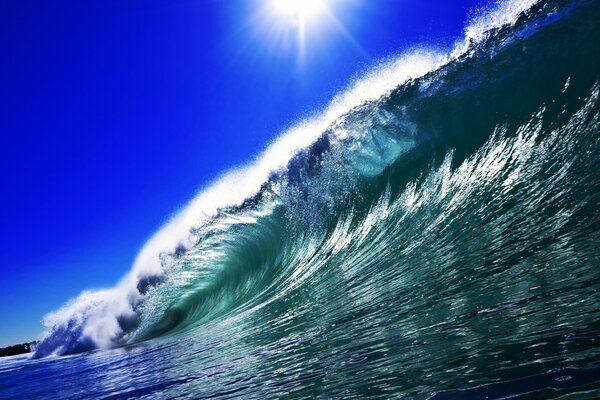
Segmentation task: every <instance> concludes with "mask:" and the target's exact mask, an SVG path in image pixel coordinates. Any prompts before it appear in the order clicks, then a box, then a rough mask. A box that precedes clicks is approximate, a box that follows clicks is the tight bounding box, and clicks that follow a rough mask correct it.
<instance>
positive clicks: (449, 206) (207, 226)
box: [0, 0, 600, 399]
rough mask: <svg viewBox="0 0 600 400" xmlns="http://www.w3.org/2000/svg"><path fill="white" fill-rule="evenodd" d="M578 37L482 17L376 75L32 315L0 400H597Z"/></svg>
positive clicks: (546, 15) (599, 331)
mask: <svg viewBox="0 0 600 400" xmlns="http://www.w3.org/2000/svg"><path fill="white" fill-rule="evenodd" d="M597 21H600V1H597V0H573V1H561V0H545V1H544V0H541V1H534V0H522V1H506V2H501V3H499V4H498V6H497V7H495V8H493V9H490V10H480V11H479V12H478V14H477V16H476V17H474V18H473V19H472V20H471V21H469V22H468V24H467V27H466V28H465V37H464V38H463V39H462V40H460V41H459V42H457V43H456V45H455V46H454V48H453V49H451V50H450V51H440V50H437V49H432V48H431V47H428V46H422V47H417V48H414V49H413V50H411V51H409V52H407V53H405V54H403V55H401V56H399V57H396V58H393V59H388V60H386V61H383V62H382V63H381V64H380V65H378V66H376V67H375V68H373V69H372V70H371V71H369V72H368V73H367V74H366V76H364V77H362V78H360V79H357V80H356V81H354V82H352V83H351V84H350V85H349V86H348V89H347V90H345V91H343V92H342V93H341V94H340V95H338V96H337V97H336V98H334V99H333V100H332V101H331V103H330V104H329V106H327V107H326V108H325V110H322V111H320V112H317V113H315V114H314V116H312V117H310V118H307V119H306V120H305V121H302V122H301V123H299V124H297V125H295V126H293V127H292V128H290V129H289V130H288V131H286V132H284V133H283V134H281V135H280V136H279V137H278V138H277V139H276V140H275V141H274V142H273V143H272V144H270V145H269V146H268V148H267V149H266V150H265V151H264V153H263V154H262V155H260V156H258V157H257V158H256V159H255V160H254V161H253V162H251V163H250V164H248V165H246V166H243V167H241V168H239V169H235V170H232V171H229V172H227V173H226V174H224V175H223V176H222V177H221V178H220V179H218V180H217V181H215V182H214V183H212V184H211V185H209V186H208V187H206V188H205V189H203V190H201V191H200V192H199V193H198V194H197V195H196V196H195V197H194V198H193V199H192V200H191V201H190V202H189V204H188V205H186V206H185V207H184V208H183V209H182V210H181V211H179V212H178V213H177V214H176V215H175V216H174V217H173V218H172V219H171V220H170V221H169V222H167V223H166V224H165V225H164V226H163V227H162V228H161V229H160V230H159V231H158V232H156V233H155V234H154V235H153V236H152V237H151V239H150V240H149V241H148V242H147V243H146V244H145V245H144V246H143V248H142V249H141V251H140V252H139V254H138V256H137V258H136V260H135V262H134V264H133V266H132V267H131V269H130V271H129V272H128V273H127V274H126V275H125V276H124V277H123V279H122V280H121V281H120V282H119V283H118V284H117V285H116V286H115V287H114V288H109V289H105V290H98V291H84V292H83V293H82V294H81V295H80V296H78V297H77V298H75V299H73V300H71V301H70V302H69V303H68V304H66V305H65V306H64V307H63V308H61V309H60V310H57V311H55V312H52V313H50V314H48V315H47V316H46V317H45V319H44V325H45V327H46V332H45V333H44V337H43V339H42V340H41V342H40V343H39V344H38V346H37V348H36V350H35V352H34V354H33V355H32V356H31V357H18V358H14V359H11V360H10V361H9V362H6V363H3V364H0V377H1V378H2V380H1V381H0V397H1V398H4V397H6V398H21V397H23V398H43V397H44V393H46V392H47V390H48V388H49V387H54V388H55V384H53V383H52V382H53V380H54V382H56V381H55V380H56V379H61V378H62V379H63V381H62V383H61V384H62V387H61V388H60V393H59V396H60V397H73V398H130V397H136V398H137V397H146V398H204V397H211V398H213V397H224V398H227V397H242V398H287V397H289V398H308V397H323V398H362V397H373V398H390V397H394V398H395V397H398V398H407V397H409V398H436V399H440V398H441V399H445V398H513V397H522V398H597V397H599V396H600V346H599V340H600V298H599V297H598V293H599V290H600V214H599V213H598V206H600V175H598V172H597V171H599V170H600V155H599V154H600V153H599V151H600V136H599V135H600V129H599V128H600V114H599V113H600V110H599V103H598V97H599V96H600V26H598V25H599V24H598V23H597ZM42 374H43V377H42ZM68 377H74V378H77V379H76V382H75V381H74V382H72V383H71V382H68ZM30 379H37V380H39V385H36V386H31V385H27V381H28V380H30Z"/></svg>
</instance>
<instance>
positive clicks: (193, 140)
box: [0, 0, 485, 346]
mask: <svg viewBox="0 0 600 400" xmlns="http://www.w3.org/2000/svg"><path fill="white" fill-rule="evenodd" d="M268 2H269V0H264V1H259V0H144V1H142V0H127V1H123V0H102V1H94V0H89V1H75V0H71V1H62V0H53V1H42V0H37V1H29V0H5V1H2V2H1V3H0V51H1V52H2V62H0V149H1V156H0V184H1V188H2V189H1V190H2V191H1V196H0V218H1V236H0V254H1V258H0V271H1V275H0V318H1V319H0V346H4V345H9V344H13V343H17V342H23V341H26V340H32V339H35V338H36V337H37V335H38V333H39V332H40V331H41V330H42V326H41V322H40V321H41V319H42V317H43V316H44V315H45V314H46V313H47V312H49V311H52V310H55V309H57V308H59V307H60V306H61V305H62V304H64V303H65V302H66V301H67V300H68V299H70V298H72V297H75V296H76V295H78V294H79V293H80V292H81V291H82V290H84V289H92V288H101V287H108V286H112V285H114V284H115V283H116V282H117V281H118V280H119V278H120V277H122V276H123V275H124V274H125V273H126V272H127V271H128V270H129V267H130V265H131V263H132V262H133V260H134V258H135V256H136V254H137V252H138V250H139V249H140V247H141V246H142V245H143V244H144V242H145V240H146V239H148V238H149V237H150V236H151V235H152V233H154V232H155V231H156V230H157V229H158V228H159V227H160V226H161V225H162V223H163V222H165V221H166V219H168V217H169V216H170V215H172V213H174V212H175V211H177V209H178V208H180V207H181V206H182V205H184V204H185V203H186V202H187V201H188V200H189V199H190V198H191V197H192V196H193V194H194V193H195V192H196V191H197V190H198V189H200V188H201V187H202V186H204V185H206V184H207V183H208V182H210V181H211V180H212V179H214V178H216V177H218V176H219V175H220V174H221V173H222V172H224V171H226V170H227V169H229V168H231V167H233V166H236V165H240V164H243V163H245V162H247V161H248V160H250V159H251V158H252V157H253V156H254V155H256V154H258V153H259V152H260V150H261V149H263V148H264V147H265V146H266V144H267V143H268V142H269V141H270V140H271V139H272V138H274V137H275V136H276V135H277V134H278V133H279V132H281V131H282V130H283V128H285V127H286V126H289V125H290V124H292V123H293V122H294V121H296V120H298V119H299V118H301V117H302V116H305V115H306V114H307V113H312V112H315V111H318V110H319V109H320V108H321V107H323V106H324V105H326V104H327V103H328V102H329V100H330V99H331V98H332V96H333V95H334V94H335V93H336V92H338V91H340V90H341V89H342V88H343V87H344V86H345V85H346V84H348V83H349V81H350V80H351V78H353V77H356V76H357V75H360V72H361V71H364V70H365V69H366V68H368V67H370V66H372V65H374V64H375V63H376V62H377V61H378V60H381V59H382V58H383V57H386V56H390V55H392V54H395V53H399V52H401V51H402V50H403V49H407V48H408V47H411V46H414V45H416V44H423V43H425V44H429V45H434V46H438V47H446V48H447V47H449V46H450V45H451V44H452V43H453V42H454V41H455V40H456V39H457V38H460V37H461V35H462V31H463V28H464V26H465V23H466V21H467V19H468V17H469V16H470V15H471V13H470V12H471V11H472V10H473V9H474V8H475V7H476V6H478V5H481V4H482V2H481V1H475V0H464V1H451V2H449V1H446V0H443V1H442V0H435V1H434V0H336V1H334V0H331V3H332V4H331V7H332V11H333V14H334V15H335V16H336V18H337V19H338V21H339V22H340V24H341V25H343V26H344V27H345V30H346V34H343V33H342V32H341V30H340V29H339V28H336V27H335V26H333V24H331V23H328V22H327V21H324V20H321V19H320V20H319V21H320V23H319V24H317V23H316V21H315V25H314V26H312V25H311V23H310V21H308V22H307V37H306V46H305V48H306V52H305V57H304V60H303V61H301V60H300V57H299V48H298V41H297V40H296V33H295V29H296V28H294V27H293V26H291V25H290V26H289V27H287V28H286V27H285V25H282V20H280V21H274V20H271V19H261V18H256V17H253V16H256V15H257V12H258V9H259V8H260V7H265V4H267V3H268ZM483 4H485V3H483ZM269 24H273V26H275V25H277V26H279V28H280V31H281V32H280V33H281V35H280V36H279V37H273V35H271V34H270V32H271V30H272V28H273V26H270V25H269ZM278 24H279V25H278ZM288 25H289V24H288ZM282 26H283V29H282ZM271 33H272V32H271ZM286 35H287V36H286ZM350 36H351V37H352V38H353V40H350V38H349V37H350Z"/></svg>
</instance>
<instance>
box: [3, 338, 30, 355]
mask: <svg viewBox="0 0 600 400" xmlns="http://www.w3.org/2000/svg"><path fill="white" fill-rule="evenodd" d="M36 344H38V341H37V340H35V341H33V342H28V343H21V344H15V345H12V346H8V347H3V348H0V357H8V356H16V355H18V354H26V353H31V351H32V350H33V349H34V348H35V345H36Z"/></svg>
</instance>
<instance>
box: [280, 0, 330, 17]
mask: <svg viewBox="0 0 600 400" xmlns="http://www.w3.org/2000/svg"><path fill="white" fill-rule="evenodd" d="M271 5H272V7H273V9H274V10H275V11H276V12H277V13H279V14H281V15H282V16H284V17H291V18H295V19H298V20H299V21H302V22H305V21H306V20H307V19H310V18H311V17H315V16H318V15H319V14H321V13H323V12H324V11H325V10H326V5H325V3H324V2H323V0H271Z"/></svg>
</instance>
